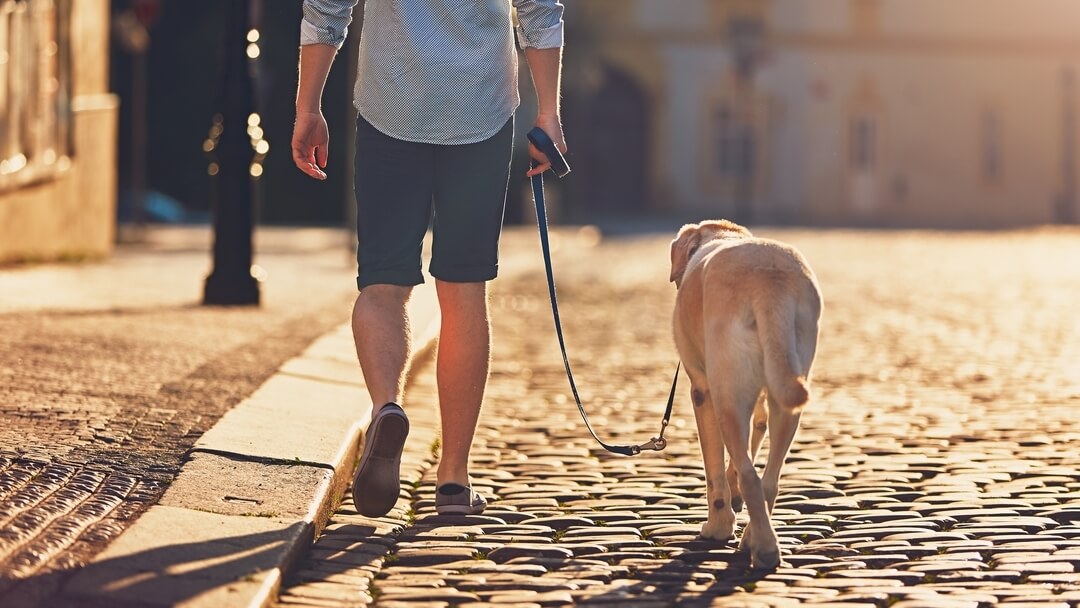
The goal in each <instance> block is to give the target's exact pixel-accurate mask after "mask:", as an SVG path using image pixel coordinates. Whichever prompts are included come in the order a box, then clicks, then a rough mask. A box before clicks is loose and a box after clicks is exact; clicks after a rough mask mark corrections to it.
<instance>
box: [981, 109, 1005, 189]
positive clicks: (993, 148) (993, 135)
mask: <svg viewBox="0 0 1080 608" xmlns="http://www.w3.org/2000/svg"><path fill="white" fill-rule="evenodd" d="M981 157H982V177H983V181H986V182H996V181H998V180H1000V179H1001V121H1000V120H999V119H998V115H997V113H996V112H992V111H987V112H983V115H982V154H981Z"/></svg>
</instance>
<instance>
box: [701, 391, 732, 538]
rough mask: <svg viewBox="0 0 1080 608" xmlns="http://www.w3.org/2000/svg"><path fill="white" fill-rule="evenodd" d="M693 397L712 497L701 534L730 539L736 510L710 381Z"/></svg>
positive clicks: (706, 478)
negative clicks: (709, 387) (733, 505)
mask: <svg viewBox="0 0 1080 608" xmlns="http://www.w3.org/2000/svg"><path fill="white" fill-rule="evenodd" d="M690 397H691V400H692V401H693V402H694V417H695V418H696V419H697V428H698V443H699V444H700V445H701V456H702V461H703V462H704V463H705V482H706V489H705V496H706V498H707V500H708V501H709V517H708V519H707V520H706V521H705V523H704V524H702V526H701V536H702V537H703V538H708V539H712V540H729V539H731V538H732V537H734V536H735V511H733V510H732V509H731V491H730V489H729V488H728V485H727V480H726V479H725V478H724V439H723V435H722V434H721V432H720V419H719V418H717V416H716V408H715V407H713V403H712V398H711V396H710V394H709V391H708V388H707V387H706V385H704V384H695V385H694V387H693V388H692V389H691V390H690Z"/></svg>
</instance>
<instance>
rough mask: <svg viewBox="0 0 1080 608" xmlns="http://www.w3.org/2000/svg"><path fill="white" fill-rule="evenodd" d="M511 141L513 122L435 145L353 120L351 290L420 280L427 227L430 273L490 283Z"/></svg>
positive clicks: (495, 265)
mask: <svg viewBox="0 0 1080 608" xmlns="http://www.w3.org/2000/svg"><path fill="white" fill-rule="evenodd" d="M513 138H514V119H513V118H511V119H510V120H509V121H508V122H507V123H506V125H505V126H503V128H502V129H500V130H499V132H498V133H496V134H495V135H493V136H492V137H491V138H489V139H486V140H484V141H481V142H477V143H474V144H464V145H438V144H425V143H416V142H409V141H402V140H400V139H395V138H393V137H390V136H389V135H386V134H384V133H382V132H381V131H379V130H377V129H376V128H375V127H373V126H371V124H370V123H368V121H366V120H364V118H363V117H357V120H356V177H355V183H354V187H355V190H356V203H357V213H356V235H357V239H358V241H359V247H358V248H357V253H356V261H357V264H358V267H359V272H358V273H357V278H356V284H357V287H359V288H360V289H364V288H365V287H367V286H368V285H376V284H388V285H407V286H412V285H419V284H420V283H423V282H424V277H423V274H422V273H421V272H420V268H421V260H420V253H421V247H422V245H423V240H424V235H425V233H426V232H427V229H428V226H431V229H432V234H433V240H432V251H431V264H430V265H429V266H428V271H429V272H430V273H431V276H433V277H435V278H436V279H440V280H443V281H451V282H455V283H474V282H482V281H489V280H491V279H494V278H495V276H496V275H497V274H498V270H499V236H500V234H501V232H502V220H503V209H504V207H505V205H506V185H507V181H508V179H509V177H510V157H511V153H512V146H513Z"/></svg>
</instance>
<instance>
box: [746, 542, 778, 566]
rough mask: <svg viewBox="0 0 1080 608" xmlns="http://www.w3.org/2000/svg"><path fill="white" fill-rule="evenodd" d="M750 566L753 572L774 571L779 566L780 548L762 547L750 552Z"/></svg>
mask: <svg viewBox="0 0 1080 608" xmlns="http://www.w3.org/2000/svg"><path fill="white" fill-rule="evenodd" d="M750 566H751V567H752V568H754V569H755V570H775V569H777V568H778V567H779V566H780V547H779V546H772V547H764V548H762V549H760V550H754V551H751V552H750Z"/></svg>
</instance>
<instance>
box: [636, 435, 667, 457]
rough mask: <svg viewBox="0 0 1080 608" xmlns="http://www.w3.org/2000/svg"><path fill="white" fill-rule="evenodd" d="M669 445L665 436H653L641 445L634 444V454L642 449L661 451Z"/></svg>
mask: <svg viewBox="0 0 1080 608" xmlns="http://www.w3.org/2000/svg"><path fill="white" fill-rule="evenodd" d="M666 447H667V439H664V438H663V437H653V438H652V439H650V440H648V441H646V442H645V443H643V444H641V445H636V446H634V455H635V456H637V455H638V454H640V453H641V451H642V450H652V451H654V452H659V451H661V450H663V449H664V448H666Z"/></svg>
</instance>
